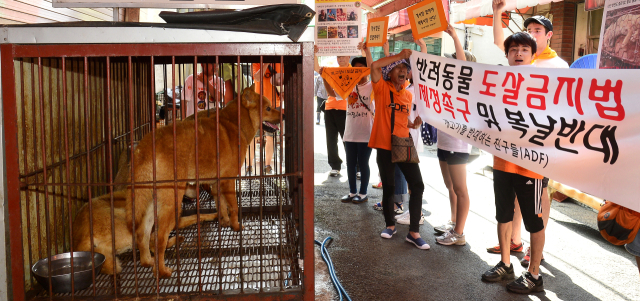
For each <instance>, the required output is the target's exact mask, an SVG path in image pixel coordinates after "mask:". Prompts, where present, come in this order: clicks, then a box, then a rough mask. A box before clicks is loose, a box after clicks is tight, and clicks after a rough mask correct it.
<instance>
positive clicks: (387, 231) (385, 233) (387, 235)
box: [380, 228, 398, 238]
mask: <svg viewBox="0 0 640 301" xmlns="http://www.w3.org/2000/svg"><path fill="white" fill-rule="evenodd" d="M396 232H398V229H395V228H394V229H393V230H391V229H389V228H386V229H384V230H383V231H382V233H380V237H382V238H391V237H392V236H393V234H396Z"/></svg>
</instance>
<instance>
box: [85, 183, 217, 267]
mask: <svg viewBox="0 0 640 301" xmlns="http://www.w3.org/2000/svg"><path fill="white" fill-rule="evenodd" d="M126 192H127V191H126V190H121V191H116V192H114V193H113V224H114V231H113V233H114V236H115V238H116V239H115V252H116V255H119V254H122V253H125V252H128V251H131V250H132V249H133V236H132V233H131V230H130V227H129V226H127V224H126V222H127V218H126V211H125V207H126V206H125V201H126V196H125V193H126ZM91 211H92V212H93V225H92V226H93V247H94V252H98V253H101V254H103V255H104V256H105V261H104V264H103V265H102V273H105V274H109V275H112V274H113V273H114V272H115V273H116V274H118V273H120V272H121V271H122V266H121V264H120V260H119V259H118V258H117V257H116V262H115V265H114V262H113V252H112V251H113V248H112V244H111V237H112V236H111V195H110V194H105V195H102V196H99V197H96V198H94V199H93V200H91ZM89 216H90V214H89V204H85V205H84V206H83V207H82V208H80V210H79V211H78V214H77V215H76V218H75V219H74V220H73V250H74V251H87V252H89V251H91V228H90V224H89ZM217 217H218V214H217V213H210V214H201V215H200V222H205V221H213V220H215V219H216V218H217ZM197 220H198V219H197V216H196V215H190V216H183V217H180V219H179V221H178V228H179V229H181V228H185V227H188V226H191V225H194V224H196V223H197ZM182 240H184V237H181V236H180V237H177V236H173V237H171V238H170V239H169V240H168V241H167V246H166V247H167V248H170V247H172V246H173V245H175V244H176V242H178V243H179V242H181V241H182ZM149 244H150V245H151V247H152V248H154V247H155V235H151V239H150V241H149ZM154 253H155V252H154Z"/></svg>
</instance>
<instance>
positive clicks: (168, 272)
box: [160, 267, 173, 278]
mask: <svg viewBox="0 0 640 301" xmlns="http://www.w3.org/2000/svg"><path fill="white" fill-rule="evenodd" d="M171 273H173V269H172V268H168V267H164V268H163V269H160V278H169V277H171Z"/></svg>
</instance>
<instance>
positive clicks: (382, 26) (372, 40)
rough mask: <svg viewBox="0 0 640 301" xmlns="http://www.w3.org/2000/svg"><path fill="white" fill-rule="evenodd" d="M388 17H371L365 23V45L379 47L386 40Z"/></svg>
mask: <svg viewBox="0 0 640 301" xmlns="http://www.w3.org/2000/svg"><path fill="white" fill-rule="evenodd" d="M388 29H389V17H388V16H387V17H380V18H373V19H369V20H368V24H367V47H379V46H382V45H384V43H386V42H387V30H388Z"/></svg>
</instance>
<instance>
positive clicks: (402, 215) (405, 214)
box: [394, 210, 409, 220]
mask: <svg viewBox="0 0 640 301" xmlns="http://www.w3.org/2000/svg"><path fill="white" fill-rule="evenodd" d="M408 215H409V210H407V211H405V212H403V213H402V214H398V215H396V216H394V218H395V219H396V220H397V219H401V218H404V217H405V216H408Z"/></svg>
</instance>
